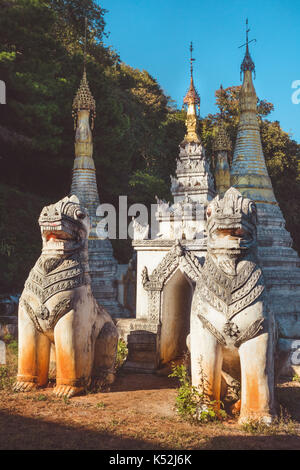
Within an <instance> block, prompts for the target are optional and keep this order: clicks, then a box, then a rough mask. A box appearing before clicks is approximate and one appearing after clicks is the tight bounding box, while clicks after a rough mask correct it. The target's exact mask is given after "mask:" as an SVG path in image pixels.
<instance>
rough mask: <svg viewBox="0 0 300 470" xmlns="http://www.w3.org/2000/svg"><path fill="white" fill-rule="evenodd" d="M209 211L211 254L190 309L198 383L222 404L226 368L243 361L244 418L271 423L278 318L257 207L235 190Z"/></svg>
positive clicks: (217, 200) (194, 377)
mask: <svg viewBox="0 0 300 470" xmlns="http://www.w3.org/2000/svg"><path fill="white" fill-rule="evenodd" d="M206 215H207V256H206V259H205V263H204V265H203V268H202V271H201V274H200V278H199V281H198V282H197V285H196V289H195V293H194V297H193V302H192V310H191V334H190V340H189V341H190V350H191V369H192V382H193V385H195V386H200V387H202V389H203V390H202V391H203V393H204V394H205V395H206V396H207V397H208V399H209V400H212V401H216V402H217V403H219V402H220V398H221V373H222V368H223V367H224V364H225V363H227V364H229V366H230V367H231V369H232V368H233V367H232V366H233V365H234V364H237V363H239V367H240V381H241V400H240V410H241V413H240V420H241V421H242V420H248V419H249V418H251V419H252V418H255V419H256V418H257V419H261V420H264V421H265V422H270V421H271V420H272V416H273V415H274V320H273V316H272V314H271V312H269V310H268V302H267V297H266V292H265V286H264V281H263V275H262V270H261V268H260V267H259V265H258V263H257V259H256V244H257V237H256V223H257V215H256V206H255V203H254V202H253V201H251V200H249V199H247V198H244V197H243V196H242V195H241V194H240V193H239V191H237V190H236V189H235V188H230V189H229V190H228V191H227V192H226V193H225V195H224V197H223V198H222V199H220V198H219V196H217V197H216V198H215V199H214V200H213V201H212V202H211V203H210V204H209V205H208V207H207V212H206ZM204 384H205V385H204Z"/></svg>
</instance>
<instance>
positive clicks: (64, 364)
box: [14, 196, 118, 397]
mask: <svg viewBox="0 0 300 470" xmlns="http://www.w3.org/2000/svg"><path fill="white" fill-rule="evenodd" d="M39 225H40V227H41V234H42V240H43V248H42V254H41V256H40V257H39V259H38V260H37V262H36V264H35V265H34V267H33V269H32V270H31V271H30V274H29V277H28V279H27V281H26V283H25V288H24V291H23V293H22V295H21V298H20V305H19V360H18V375H17V382H16V383H15V387H14V388H15V390H16V391H29V390H31V389H33V388H35V387H37V386H43V385H46V384H47V382H48V371H49V357H50V347H51V344H54V345H55V356H56V387H55V389H54V392H55V394H56V395H57V396H66V397H71V396H74V395H78V394H79V393H81V392H82V391H83V389H84V388H85V387H87V386H88V385H90V384H91V382H92V381H94V382H97V381H103V380H106V381H107V382H110V383H111V382H112V381H113V378H114V364H115V358H116V348H117V341H118V335H117V330H116V327H115V326H114V323H113V321H112V319H111V317H110V316H109V314H108V313H107V312H106V311H105V310H104V309H103V308H102V307H101V306H99V305H98V304H97V302H96V300H95V298H94V296H93V294H92V290H91V284H90V277H89V274H88V270H89V268H88V251H87V248H88V246H87V243H88V235H89V229H90V219H89V216H88V212H87V210H86V209H85V208H83V207H82V206H81V205H80V202H79V200H78V198H77V197H76V196H71V197H65V198H64V199H62V200H61V201H59V202H57V203H56V204H52V205H50V206H47V207H44V209H43V210H42V212H41V215H40V218H39Z"/></svg>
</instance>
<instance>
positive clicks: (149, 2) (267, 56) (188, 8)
mask: <svg viewBox="0 0 300 470" xmlns="http://www.w3.org/2000/svg"><path fill="white" fill-rule="evenodd" d="M98 3H99V4H100V5H101V6H102V7H103V8H105V9H106V10H108V13H106V15H105V19H106V23H107V26H106V31H107V32H110V35H109V37H108V38H107V39H105V44H106V45H109V46H112V48H113V49H115V50H116V51H117V52H118V53H119V54H120V57H121V60H123V61H124V62H126V63H127V64H129V65H131V66H132V67H135V68H139V69H145V70H147V71H148V72H149V73H150V74H151V75H152V76H153V77H155V78H156V79H157V80H158V82H159V84H160V85H161V87H162V88H163V90H164V91H165V93H167V94H168V95H169V96H171V98H172V99H174V100H175V101H176V102H177V105H178V106H179V107H181V104H182V98H183V96H184V94H185V92H186V90H187V88H188V85H189V62H188V60H189V44H190V41H193V44H194V57H195V58H196V62H195V63H194V79H195V84H196V87H197V90H198V92H199V94H200V96H201V111H200V112H201V116H205V115H206V114H208V113H210V112H215V110H216V107H215V98H214V92H215V90H216V89H217V88H218V87H219V86H220V84H221V83H222V85H223V87H224V88H226V87H228V86H232V85H239V84H240V64H241V61H242V59H243V53H244V49H239V48H238V46H239V45H241V44H243V43H244V42H245V20H246V18H247V17H248V19H249V27H250V28H251V31H250V33H249V39H252V38H256V40H257V42H256V43H252V44H251V45H250V46H251V47H250V52H251V56H252V59H253V60H254V62H255V65H256V80H255V81H254V85H255V88H256V92H257V95H258V97H259V98H261V99H266V100H268V101H271V102H272V103H273V104H274V106H275V111H274V112H273V113H272V114H271V115H270V116H269V119H271V120H279V121H280V123H281V126H282V128H283V129H284V130H285V131H287V132H289V133H290V134H291V135H292V137H293V138H294V139H295V140H297V141H298V142H300V104H298V105H296V104H293V103H292V100H291V96H292V93H293V92H294V91H295V90H293V89H292V87H291V85H292V82H293V81H294V80H300V59H299V56H300V40H299V37H300V0H261V1H259V0H210V1H203V0H99V1H98Z"/></svg>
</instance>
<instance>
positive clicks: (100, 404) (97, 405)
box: [96, 401, 107, 409]
mask: <svg viewBox="0 0 300 470" xmlns="http://www.w3.org/2000/svg"><path fill="white" fill-rule="evenodd" d="M106 406H107V405H106V404H105V403H103V401H99V403H97V404H96V407H97V408H102V409H103V408H106Z"/></svg>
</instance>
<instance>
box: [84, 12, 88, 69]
mask: <svg viewBox="0 0 300 470" xmlns="http://www.w3.org/2000/svg"><path fill="white" fill-rule="evenodd" d="M86 32H87V17H85V21H84V50H83V73H84V74H85V72H86V41H87V40H86Z"/></svg>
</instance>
